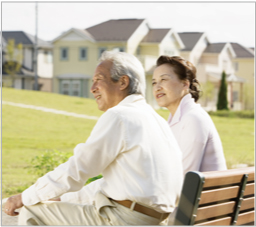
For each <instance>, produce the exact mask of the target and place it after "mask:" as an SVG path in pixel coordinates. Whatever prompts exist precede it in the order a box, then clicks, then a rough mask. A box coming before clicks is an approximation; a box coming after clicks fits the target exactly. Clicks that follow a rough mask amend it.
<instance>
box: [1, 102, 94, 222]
mask: <svg viewBox="0 0 256 227" xmlns="http://www.w3.org/2000/svg"><path fill="white" fill-rule="evenodd" d="M2 104H3V105H10V106H17V107H21V108H27V109H33V110H39V111H43V112H49V113H53V114H61V115H66V116H72V117H77V118H85V119H90V120H98V119H99V118H98V117H95V116H88V115H85V114H77V113H72V112H67V111H63V110H55V109H51V108H46V107H42V106H34V105H27V104H22V103H14V102H7V101H2ZM6 200H7V198H5V199H3V200H2V205H4V203H5V202H6ZM17 225H18V216H9V215H7V214H5V213H4V212H3V211H2V215H1V226H17Z"/></svg>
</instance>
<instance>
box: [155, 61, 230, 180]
mask: <svg viewBox="0 0 256 227" xmlns="http://www.w3.org/2000/svg"><path fill="white" fill-rule="evenodd" d="M152 85H153V94H154V97H155V99H156V101H157V103H158V105H159V106H161V107H166V108H167V109H168V110H169V111H170V115H169V118H168V123H169V125H170V127H171V129H172V132H173V133H174V136H175V138H176V140H177V142H178V144H179V146H180V148H181V151H182V154H183V173H184V175H185V173H186V172H188V171H201V172H203V171H214V170H225V169H226V168H227V167H226V161H225V157H224V154H223V148H222V144H221V140H220V137H219V134H218V132H217V130H216V128H215V126H214V123H213V121H212V120H211V118H210V116H209V115H208V114H207V113H206V111H204V110H203V109H202V107H201V106H200V104H197V103H196V102H197V101H198V99H199V95H200V90H199V82H198V80H197V79H196V68H195V66H194V65H193V64H192V63H190V62H189V61H186V60H185V59H183V58H182V57H178V56H173V57H169V56H160V57H159V58H158V60H157V66H156V68H155V70H154V73H153V78H152Z"/></svg>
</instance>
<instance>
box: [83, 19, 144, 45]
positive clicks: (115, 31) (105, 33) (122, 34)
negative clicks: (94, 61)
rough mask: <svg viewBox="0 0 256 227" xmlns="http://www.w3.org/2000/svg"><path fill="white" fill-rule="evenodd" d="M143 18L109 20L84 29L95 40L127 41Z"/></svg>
mask: <svg viewBox="0 0 256 227" xmlns="http://www.w3.org/2000/svg"><path fill="white" fill-rule="evenodd" d="M143 21H144V19H119V20H109V21H106V22H103V23H101V24H97V25H94V26H92V27H89V28H87V29H85V30H86V31H87V32H89V33H90V34H91V35H92V36H93V37H94V39H95V40H96V41H113V42H114V41H127V40H128V39H129V38H130V37H131V36H132V34H133V33H134V32H135V31H136V29H137V28H138V27H139V26H140V25H141V23H142V22H143Z"/></svg>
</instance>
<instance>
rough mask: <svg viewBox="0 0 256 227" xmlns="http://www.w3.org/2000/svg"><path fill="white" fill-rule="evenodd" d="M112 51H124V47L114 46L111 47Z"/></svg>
mask: <svg viewBox="0 0 256 227" xmlns="http://www.w3.org/2000/svg"><path fill="white" fill-rule="evenodd" d="M113 51H115V52H124V48H123V47H115V48H113Z"/></svg>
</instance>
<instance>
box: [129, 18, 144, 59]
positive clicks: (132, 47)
mask: <svg viewBox="0 0 256 227" xmlns="http://www.w3.org/2000/svg"><path fill="white" fill-rule="evenodd" d="M148 31H149V27H148V24H147V21H146V20H144V21H143V22H142V24H141V25H140V26H139V27H138V28H137V30H136V31H135V32H134V33H133V34H132V36H131V37H130V38H129V40H128V41H127V49H126V52H127V53H129V54H133V55H136V54H137V49H138V46H139V45H140V43H141V41H142V39H143V38H144V37H145V35H146V34H147V33H148Z"/></svg>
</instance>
